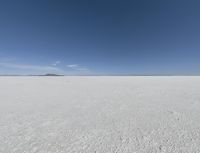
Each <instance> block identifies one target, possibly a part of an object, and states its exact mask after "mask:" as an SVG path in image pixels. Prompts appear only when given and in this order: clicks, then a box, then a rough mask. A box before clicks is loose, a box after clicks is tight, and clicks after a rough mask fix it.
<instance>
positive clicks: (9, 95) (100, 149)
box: [0, 76, 200, 153]
mask: <svg viewBox="0 0 200 153" xmlns="http://www.w3.org/2000/svg"><path fill="white" fill-rule="evenodd" d="M164 152H166V153H169V152H170V153H179V152H181V153H194V152H200V77H175V76H168V77H164V76H160V77H156V76H151V77H149V76H142V77H141V76H138V77H124V76H123V77H114V76H112V77H101V76H97V77H91V76H90V77H0V153H164Z"/></svg>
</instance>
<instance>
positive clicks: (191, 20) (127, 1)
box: [0, 0, 200, 75]
mask: <svg viewBox="0 0 200 153" xmlns="http://www.w3.org/2000/svg"><path fill="white" fill-rule="evenodd" d="M199 8H200V1H198V0H167V1H161V0H151V1H150V0H84V1H83V0H56V1H55V0H17V1H16V0H1V1H0V74H45V73H58V74H70V75H71V74H73V75H76V74H105V75H109V74H124V75H126V74H138V75H140V74H147V75H148V74H149V75H151V74H195V75H196V74H200V60H199V59H200V28H199V27H200V9H199Z"/></svg>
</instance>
